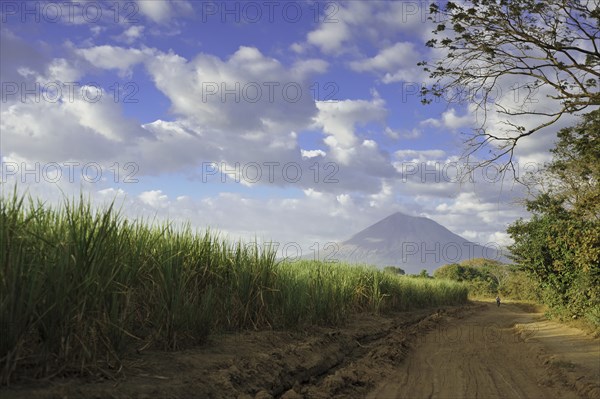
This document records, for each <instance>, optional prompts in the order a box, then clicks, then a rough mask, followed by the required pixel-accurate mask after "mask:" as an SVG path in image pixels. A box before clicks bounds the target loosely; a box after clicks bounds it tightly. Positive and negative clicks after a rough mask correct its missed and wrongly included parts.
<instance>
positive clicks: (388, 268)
mask: <svg viewBox="0 0 600 399" xmlns="http://www.w3.org/2000/svg"><path fill="white" fill-rule="evenodd" d="M383 271H384V272H386V273H392V274H398V275H401V276H402V275H404V274H406V272H405V271H404V270H403V269H401V268H399V267H397V266H386V267H384V268H383Z"/></svg>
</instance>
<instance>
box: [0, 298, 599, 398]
mask: <svg viewBox="0 0 600 399" xmlns="http://www.w3.org/2000/svg"><path fill="white" fill-rule="evenodd" d="M599 379H600V340H598V339H593V338H591V337H588V336H585V335H584V334H583V333H582V332H581V331H580V330H576V329H573V328H570V327H565V326H563V325H560V324H556V323H553V322H548V321H545V320H543V319H542V317H541V314H539V313H531V312H530V311H528V310H527V308H523V307H519V306H518V304H506V305H504V304H503V305H502V306H501V307H500V308H496V307H495V305H493V304H492V303H483V302H477V303H473V304H470V305H467V306H462V307H448V308H441V309H429V310H418V311H414V312H403V313H397V314H393V315H387V316H375V315H367V314H363V315H357V316H356V317H354V318H353V319H352V320H351V321H350V322H349V323H348V324H347V325H346V326H343V327H338V328H324V327H311V328H310V329H308V330H307V331H304V332H295V333H290V332H281V331H277V332H274V331H262V332H247V333H241V334H231V335H222V336H215V337H213V339H212V342H210V343H209V344H208V345H206V346H205V347H202V348H195V349H190V350H186V351H180V352H175V353H165V352H150V351H149V352H142V353H141V354H136V355H133V356H131V357H130V358H129V359H127V361H126V362H125V367H124V372H123V377H122V378H120V379H118V380H116V381H111V380H105V379H100V378H98V379H93V378H86V379H81V378H80V379H66V380H52V381H50V382H36V383H35V384H31V383H29V384H26V383H24V382H20V383H18V384H16V385H12V386H10V387H8V388H6V387H4V388H2V389H1V390H0V396H2V398H82V397H85V398H263V399H265V398H273V397H276V398H284V399H295V398H347V397H352V398H357V397H367V398H405V397H406V398H476V397H481V398H508V397H510V398H519V397H527V398H555V397H560V398H579V397H584V398H586V397H589V398H592V397H600V381H599Z"/></svg>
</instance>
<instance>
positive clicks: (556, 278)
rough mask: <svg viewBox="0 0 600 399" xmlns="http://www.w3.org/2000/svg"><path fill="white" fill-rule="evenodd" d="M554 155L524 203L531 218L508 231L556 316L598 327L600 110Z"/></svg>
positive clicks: (566, 136)
mask: <svg viewBox="0 0 600 399" xmlns="http://www.w3.org/2000/svg"><path fill="white" fill-rule="evenodd" d="M552 153H553V154H554V159H553V161H552V162H551V163H550V164H549V165H547V167H546V170H545V173H543V174H541V177H540V179H539V189H538V192H537V193H536V195H535V196H534V198H533V199H531V200H528V201H527V202H526V204H527V209H528V210H529V211H530V212H531V213H532V214H533V216H532V217H531V219H530V220H527V221H525V220H518V221H517V222H515V223H514V224H513V225H511V226H510V227H509V229H508V232H509V234H510V235H511V236H512V238H513V239H514V240H515V243H514V245H513V246H512V247H511V248H510V250H511V252H512V253H513V254H514V260H515V261H516V262H517V263H518V264H519V265H520V267H521V269H522V270H524V271H526V272H527V273H528V274H529V275H530V276H532V277H534V278H535V280H536V281H537V282H538V286H539V289H540V291H541V295H542V300H543V302H544V303H545V304H547V305H548V306H549V307H550V309H551V312H552V313H553V314H554V315H556V316H559V317H568V318H571V317H585V318H586V319H587V320H588V321H589V322H591V323H592V324H593V325H595V326H596V328H600V110H596V111H593V112H591V113H589V114H587V115H585V116H584V118H583V120H582V122H581V123H580V124H578V125H577V126H575V127H572V128H566V129H562V130H561V131H560V132H559V133H558V142H557V143H556V146H555V148H554V149H553V150H552Z"/></svg>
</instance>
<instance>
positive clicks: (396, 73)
mask: <svg viewBox="0 0 600 399" xmlns="http://www.w3.org/2000/svg"><path fill="white" fill-rule="evenodd" d="M419 57H420V54H419V52H418V51H417V50H416V49H415V45H414V44H413V43H411V42H398V43H396V44H394V45H392V46H390V47H386V48H384V49H382V50H380V51H379V53H378V54H377V55H375V56H374V57H372V58H366V59H361V60H356V61H352V62H350V68H351V69H353V70H355V71H357V72H374V73H377V74H379V75H381V77H382V81H383V82H384V83H393V82H400V81H408V82H415V81H419V82H420V81H423V80H424V79H425V76H424V75H423V71H422V68H421V67H419V66H417V65H416V62H415V60H418V59H419Z"/></svg>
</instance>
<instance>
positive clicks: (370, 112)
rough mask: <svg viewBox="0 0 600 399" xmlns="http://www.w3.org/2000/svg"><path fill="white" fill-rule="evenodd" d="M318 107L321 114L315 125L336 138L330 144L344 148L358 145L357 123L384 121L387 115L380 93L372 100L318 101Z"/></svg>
mask: <svg viewBox="0 0 600 399" xmlns="http://www.w3.org/2000/svg"><path fill="white" fill-rule="evenodd" d="M317 108H318V109H319V114H318V115H317V116H316V118H315V125H316V126H319V127H321V128H322V129H323V131H324V132H325V133H326V134H329V135H331V136H333V137H334V138H335V143H334V142H333V141H332V140H330V141H329V144H330V145H335V146H339V147H341V148H344V149H348V148H351V147H353V146H354V145H356V143H357V138H356V135H355V133H354V130H355V127H356V126H357V125H359V124H365V123H368V122H372V121H374V122H380V123H383V121H384V118H385V117H386V116H387V110H386V108H385V101H383V100H382V99H381V98H380V97H379V96H378V95H375V96H374V98H373V99H372V100H370V101H367V100H344V101H317Z"/></svg>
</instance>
